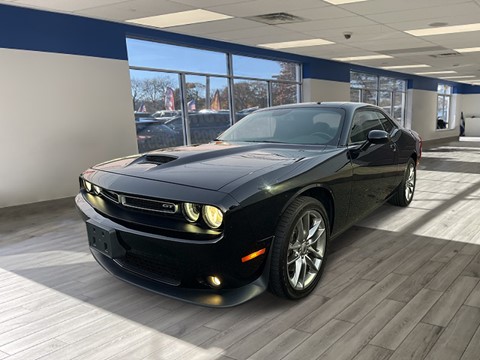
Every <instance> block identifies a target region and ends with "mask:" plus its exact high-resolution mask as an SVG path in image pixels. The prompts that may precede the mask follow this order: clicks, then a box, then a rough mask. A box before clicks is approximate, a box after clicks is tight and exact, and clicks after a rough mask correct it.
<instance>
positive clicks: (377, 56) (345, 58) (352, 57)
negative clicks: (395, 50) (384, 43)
mask: <svg viewBox="0 0 480 360" xmlns="http://www.w3.org/2000/svg"><path fill="white" fill-rule="evenodd" d="M392 58H393V56H390V55H365V56H350V57H342V58H333V59H332V60H336V61H362V60H376V59H392Z"/></svg>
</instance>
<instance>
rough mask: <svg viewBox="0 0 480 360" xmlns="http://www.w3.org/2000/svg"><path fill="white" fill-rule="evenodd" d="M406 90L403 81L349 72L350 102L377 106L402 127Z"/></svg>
mask: <svg viewBox="0 0 480 360" xmlns="http://www.w3.org/2000/svg"><path fill="white" fill-rule="evenodd" d="M406 88H407V87H406V82H405V80H401V79H396V78H391V77H386V76H377V75H373V74H367V73H361V72H356V71H351V72H350V101H354V102H364V103H367V104H373V105H377V106H379V107H381V108H382V109H383V111H385V112H386V113H387V114H388V115H390V116H391V117H392V118H393V119H395V120H397V121H398V122H399V123H401V124H402V125H404V124H405V99H406Z"/></svg>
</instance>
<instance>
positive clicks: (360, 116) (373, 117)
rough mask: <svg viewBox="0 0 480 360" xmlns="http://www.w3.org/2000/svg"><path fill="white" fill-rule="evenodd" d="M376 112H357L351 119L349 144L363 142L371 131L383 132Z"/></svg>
mask: <svg viewBox="0 0 480 360" xmlns="http://www.w3.org/2000/svg"><path fill="white" fill-rule="evenodd" d="M383 129H384V128H383V126H382V124H381V123H380V120H379V119H378V116H377V114H376V111H371V110H365V111H357V112H356V113H355V115H354V117H353V123H352V129H351V130H350V143H358V142H364V141H366V140H367V137H368V133H369V132H370V131H372V130H383Z"/></svg>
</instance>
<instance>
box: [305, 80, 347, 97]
mask: <svg viewBox="0 0 480 360" xmlns="http://www.w3.org/2000/svg"><path fill="white" fill-rule="evenodd" d="M303 101H305V102H309V101H350V83H346V82H339V81H329V80H318V79H303Z"/></svg>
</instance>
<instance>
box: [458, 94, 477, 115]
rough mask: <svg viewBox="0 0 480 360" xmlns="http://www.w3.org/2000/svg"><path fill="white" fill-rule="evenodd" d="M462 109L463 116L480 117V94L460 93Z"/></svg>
mask: <svg viewBox="0 0 480 360" xmlns="http://www.w3.org/2000/svg"><path fill="white" fill-rule="evenodd" d="M462 100H463V101H462V111H463V114H464V115H465V116H469V117H471V116H473V115H474V116H475V117H480V94H465V95H462Z"/></svg>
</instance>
